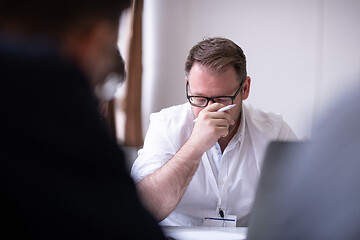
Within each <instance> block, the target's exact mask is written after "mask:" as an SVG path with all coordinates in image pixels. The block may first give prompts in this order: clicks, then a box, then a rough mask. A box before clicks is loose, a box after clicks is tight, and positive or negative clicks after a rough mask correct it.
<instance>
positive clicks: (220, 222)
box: [203, 214, 236, 227]
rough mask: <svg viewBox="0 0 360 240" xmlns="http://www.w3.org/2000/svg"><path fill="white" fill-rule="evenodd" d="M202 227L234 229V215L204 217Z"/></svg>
mask: <svg viewBox="0 0 360 240" xmlns="http://www.w3.org/2000/svg"><path fill="white" fill-rule="evenodd" d="M203 226H207V227H236V215H224V217H219V215H217V214H216V215H215V214H214V215H211V214H210V215H208V216H205V217H204V223H203Z"/></svg>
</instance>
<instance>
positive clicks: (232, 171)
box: [131, 103, 296, 226]
mask: <svg viewBox="0 0 360 240" xmlns="http://www.w3.org/2000/svg"><path fill="white" fill-rule="evenodd" d="M193 120H194V116H193V113H192V111H191V105H190V104H189V103H185V104H182V105H177V106H173V107H170V108H166V109H163V110H161V111H160V112H158V113H153V114H151V116H150V126H149V129H148V132H147V134H146V137H145V141H144V146H143V148H142V149H141V150H139V153H138V157H137V159H136V160H135V162H134V164H133V167H132V170H131V176H132V177H133V179H134V181H135V182H139V181H140V180H141V179H143V178H144V177H146V176H147V175H149V174H151V173H153V172H154V171H156V170H157V169H159V168H160V167H161V166H162V165H164V164H165V163H166V162H167V161H168V160H170V159H171V158H172V157H173V156H174V155H175V154H176V152H177V151H178V150H179V149H180V148H181V147H182V145H183V144H184V143H185V142H186V140H187V139H188V138H189V137H190V135H191V133H192V130H193V127H194V123H193ZM240 121H241V122H240V126H239V128H238V131H237V132H236V134H235V135H234V137H233V138H232V139H231V141H230V142H229V144H228V146H227V147H226V148H225V150H224V152H223V153H221V150H220V146H219V145H218V144H216V145H215V146H214V147H212V148H211V149H210V150H209V151H207V152H205V153H204V154H203V156H202V159H201V161H200V164H199V167H198V169H197V170H196V172H195V175H194V176H193V178H192V180H191V182H190V184H189V186H188V188H187V189H186V191H185V194H184V196H183V197H182V199H181V200H180V202H179V204H178V205H177V207H176V208H175V210H174V211H173V212H172V213H171V214H170V215H169V216H168V217H167V218H166V219H164V220H163V221H162V222H161V223H160V224H161V225H172V226H194V225H202V223H203V220H204V217H205V216H209V215H214V214H217V213H218V212H219V209H220V208H221V209H222V210H223V212H224V213H225V214H230V215H236V216H237V224H236V225H237V226H246V225H247V221H248V215H249V213H250V210H251V207H252V203H253V200H254V197H255V192H256V187H257V183H258V180H259V177H260V169H261V166H262V161H263V155H264V153H265V150H266V147H267V144H268V143H269V141H271V140H296V136H295V134H294V132H293V131H292V130H291V128H290V127H289V126H288V125H287V124H286V123H285V122H284V121H283V120H282V117H281V116H279V115H276V114H273V113H265V112H262V111H259V110H255V109H253V108H252V107H251V106H250V105H247V104H245V103H243V109H242V114H241V120H240Z"/></svg>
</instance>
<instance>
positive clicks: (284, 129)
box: [278, 121, 299, 141]
mask: <svg viewBox="0 0 360 240" xmlns="http://www.w3.org/2000/svg"><path fill="white" fill-rule="evenodd" d="M278 140H284V141H298V140H299V139H298V137H297V136H296V134H295V133H294V131H293V130H292V129H291V127H290V126H289V125H288V124H287V123H286V122H285V121H282V126H281V129H280V132H279V136H278Z"/></svg>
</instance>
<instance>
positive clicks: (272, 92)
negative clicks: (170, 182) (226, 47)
mask: <svg viewBox="0 0 360 240" xmlns="http://www.w3.org/2000/svg"><path fill="white" fill-rule="evenodd" d="M143 21H144V23H143V24H144V25H143V26H144V28H143V29H144V34H143V37H144V39H143V42H144V46H143V54H144V59H143V74H144V76H143V129H144V134H145V133H146V130H147V127H148V124H149V114H150V113H151V112H155V111H159V110H160V109H162V108H163V107H168V106H171V105H174V104H180V103H184V102H185V101H186V98H185V81H184V63H185V59H186V57H187V54H188V51H189V50H190V48H191V47H192V46H193V45H194V44H196V43H197V42H199V41H200V40H202V39H203V38H204V37H214V36H222V37H227V38H229V39H231V40H233V41H234V42H236V43H237V44H238V45H239V46H240V47H242V48H243V50H244V52H245V55H246V56H247V62H248V65H247V66H248V75H249V76H250V77H251V78H252V84H251V93H250V97H249V99H248V100H246V101H248V102H249V103H251V104H253V105H254V106H256V107H259V108H261V109H264V110H268V111H273V112H277V113H280V114H282V115H283V117H284V119H285V120H286V121H287V122H288V123H289V124H290V126H291V127H292V128H293V129H294V131H295V132H296V134H297V135H298V136H299V137H300V138H309V137H311V131H312V126H313V123H314V119H315V120H316V119H318V118H319V117H320V116H321V114H320V113H322V112H326V111H327V110H326V109H328V106H331V101H333V99H336V97H338V96H340V95H341V93H342V92H343V91H344V90H345V89H347V88H348V87H354V86H356V87H358V88H359V86H360V1H359V0H328V1H326V0H317V1H316V0H297V1H296V0H251V1H250V0H248V1H245V0H222V1H217V0H145V4H144V17H143Z"/></svg>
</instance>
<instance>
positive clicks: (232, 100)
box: [186, 81, 245, 107]
mask: <svg viewBox="0 0 360 240" xmlns="http://www.w3.org/2000/svg"><path fill="white" fill-rule="evenodd" d="M244 82H245V81H242V82H241V84H240V87H239V88H238V90H236V92H235V94H234V95H233V96H216V97H204V96H189V94H188V88H189V81H186V98H187V99H188V101H189V103H190V104H191V105H193V106H195V107H206V106H207V105H208V104H209V102H210V101H212V102H216V101H215V99H216V98H230V99H231V104H233V103H234V99H235V98H236V96H237V95H238V94H239V93H240V90H241V88H242V86H243V84H244ZM192 97H201V98H205V99H206V100H207V101H206V104H205V105H197V104H194V103H192V102H191V101H190V98H192Z"/></svg>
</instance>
